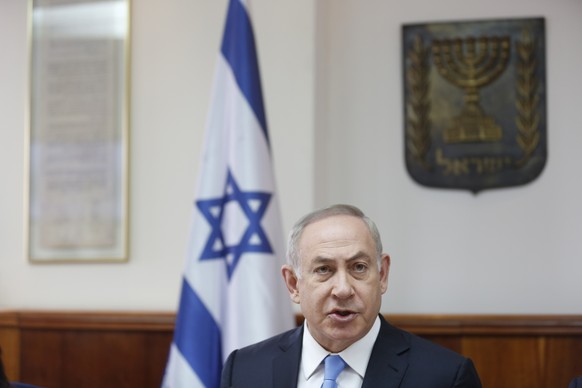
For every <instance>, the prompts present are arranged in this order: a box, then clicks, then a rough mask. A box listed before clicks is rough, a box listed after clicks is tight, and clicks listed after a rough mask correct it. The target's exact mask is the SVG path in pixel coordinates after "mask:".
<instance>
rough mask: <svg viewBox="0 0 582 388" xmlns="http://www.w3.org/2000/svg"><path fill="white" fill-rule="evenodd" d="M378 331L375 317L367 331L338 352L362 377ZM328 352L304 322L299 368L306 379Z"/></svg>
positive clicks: (378, 319) (377, 318)
mask: <svg viewBox="0 0 582 388" xmlns="http://www.w3.org/2000/svg"><path fill="white" fill-rule="evenodd" d="M379 332H380V318H379V317H376V320H375V321H374V324H373V325H372V328H371V329H370V330H369V331H368V333H367V334H366V335H365V336H364V337H362V338H361V339H359V340H358V341H356V342H354V343H353V344H351V345H350V346H349V347H347V348H346V349H344V350H343V351H341V352H340V353H339V355H340V356H341V358H343V360H344V361H345V362H346V363H347V364H348V365H349V366H350V368H352V369H353V370H354V371H356V373H358V374H359V375H360V377H361V378H364V374H365V373H366V368H367V367H368V361H369V360H370V356H371V355H372V348H373V347H374V343H375V342H376V338H377V337H378V333H379ZM329 354H330V352H328V351H327V350H325V349H324V348H323V347H322V346H321V345H320V344H319V343H318V342H317V341H316V340H315V338H313V336H312V335H311V333H310V332H309V327H308V325H307V321H305V323H304V329H303V351H302V355H301V369H302V373H303V375H304V377H305V379H306V380H308V379H309V378H310V377H311V375H313V373H315V371H316V370H317V367H319V365H321V362H322V361H323V359H324V358H325V357H327V355H329Z"/></svg>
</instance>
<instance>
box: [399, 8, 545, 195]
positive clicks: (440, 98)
mask: <svg viewBox="0 0 582 388" xmlns="http://www.w3.org/2000/svg"><path fill="white" fill-rule="evenodd" d="M403 71H404V131H405V136H404V139H405V150H406V151H405V154H406V167H407V169H408V172H409V174H410V175H411V177H412V178H413V179H414V180H415V181H417V182H418V183H420V184H422V185H425V186H430V187H443V188H453V189H467V190H471V191H473V192H475V193H476V192H478V191H480V190H484V189H490V188H497V187H508V186H517V185H522V184H525V183H528V182H531V181H532V180H534V179H535V178H537V177H538V176H539V174H540V173H541V171H542V170H543V168H544V165H545V163H546V155H547V150H546V148H547V147H546V144H547V135H546V121H547V111H546V60H545V27H544V19H542V18H534V19H510V20H491V21H487V20H485V21H471V22H455V23H425V24H408V25H404V26H403Z"/></svg>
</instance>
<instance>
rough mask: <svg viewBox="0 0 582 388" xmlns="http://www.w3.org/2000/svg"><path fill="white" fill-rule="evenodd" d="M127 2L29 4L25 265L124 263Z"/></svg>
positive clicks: (39, 0) (38, 0)
mask: <svg viewBox="0 0 582 388" xmlns="http://www.w3.org/2000/svg"><path fill="white" fill-rule="evenodd" d="M129 34H130V0H31V6H30V35H31V40H30V49H31V52H30V77H31V78H30V80H31V83H30V112H29V113H30V116H29V120H30V121H29V131H28V134H29V138H28V146H29V152H28V159H29V160H28V162H29V165H28V173H29V176H28V184H29V185H28V217H27V218H28V241H27V245H28V246H27V250H28V257H29V259H30V261H32V262H35V263H41V262H95V261H125V260H127V259H128V218H129V217H128V160H129V158H128V150H129V144H128V142H129V133H128V132H129V117H128V116H129V113H128V112H129V106H128V105H129V95H128V94H129V92H128V91H129V71H128V69H129V41H130V35H129Z"/></svg>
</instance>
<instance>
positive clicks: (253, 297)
mask: <svg viewBox="0 0 582 388" xmlns="http://www.w3.org/2000/svg"><path fill="white" fill-rule="evenodd" d="M220 54H221V55H219V58H218V65H217V70H216V74H215V80H214V90H213V97H212V102H211V107H210V112H209V117H208V122H207V128H206V139H205V145H204V150H203V159H202V165H201V172H200V175H199V181H198V192H197V197H196V198H197V199H196V201H195V203H194V208H193V212H192V224H191V232H190V242H189V247H188V254H187V255H188V257H187V260H186V268H185V270H184V277H183V283H182V291H181V296H180V304H179V310H178V314H177V318H176V327H175V332H174V340H173V343H172V346H171V349H170V355H169V360H168V364H167V366H166V372H165V376H164V380H163V382H162V387H164V388H180V387H188V388H192V387H218V386H219V384H220V373H221V370H222V364H223V361H224V360H225V359H226V357H227V356H228V355H229V354H230V352H231V351H232V350H234V349H237V348H240V347H243V346H246V345H249V344H252V343H255V342H257V341H260V340H263V339H265V338H268V337H270V336H272V335H275V334H277V333H280V332H282V331H285V330H288V329H290V328H292V327H293V326H294V318H293V311H292V308H291V302H290V300H289V297H288V295H287V291H286V289H285V287H284V283H283V280H282V277H281V274H280V273H281V272H280V268H281V265H282V264H283V262H284V256H285V253H284V249H283V247H284V241H283V234H282V231H281V221H280V212H279V207H278V201H277V196H276V194H275V181H274V176H273V170H272V166H271V165H272V160H271V157H272V155H271V150H270V145H269V136H268V132H267V123H266V119H265V111H264V107H263V98H262V92H261V83H260V79H259V68H258V63H257V57H256V51H255V42H254V37H253V29H252V25H251V20H250V17H249V13H248V10H247V7H246V4H245V2H244V1H241V0H230V3H229V7H228V14H227V19H226V27H225V30H224V37H223V41H222V47H221V53H220Z"/></svg>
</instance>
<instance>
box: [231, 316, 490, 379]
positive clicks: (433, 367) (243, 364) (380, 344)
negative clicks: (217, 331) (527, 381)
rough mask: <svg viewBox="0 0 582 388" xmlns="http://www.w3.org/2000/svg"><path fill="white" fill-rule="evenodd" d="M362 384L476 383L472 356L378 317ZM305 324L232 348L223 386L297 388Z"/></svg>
mask: <svg viewBox="0 0 582 388" xmlns="http://www.w3.org/2000/svg"><path fill="white" fill-rule="evenodd" d="M380 320H381V326H380V333H379V334H378V338H377V339H376V342H375V344H374V348H373V349H372V354H371V356H370V361H369V363H368V367H367V369H366V375H365V376H364V382H363V385H362V388H381V387H386V388H391V387H394V388H396V387H398V388H419V387H422V388H449V387H456V388H460V387H464V388H479V387H481V382H480V380H479V376H478V375H477V371H476V370H475V367H474V366H473V363H472V362H471V360H469V359H467V358H465V357H463V356H461V355H459V354H457V353H455V352H453V351H451V350H448V349H445V348H443V347H441V346H439V345H436V344H434V343H432V342H430V341H427V340H424V339H422V338H420V337H417V336H415V335H413V334H411V333H408V332H405V331H403V330H400V329H397V328H395V327H394V326H392V325H390V324H389V323H388V322H386V321H385V320H384V318H382V317H381V316H380ZM302 338H303V326H301V327H299V328H296V329H293V330H290V331H288V332H285V333H283V334H280V335H278V336H275V337H272V338H270V339H268V340H265V341H263V342H260V343H257V344H255V345H251V346H248V347H246V348H242V349H239V350H235V351H234V352H232V353H231V354H230V356H229V357H228V359H227V360H226V363H225V365H224V368H223V370H222V380H221V387H222V388H229V387H235V388H246V387H248V388H251V387H252V388H255V387H261V388H266V387H274V388H296V387H297V377H298V374H299V363H300V358H301V347H302Z"/></svg>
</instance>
